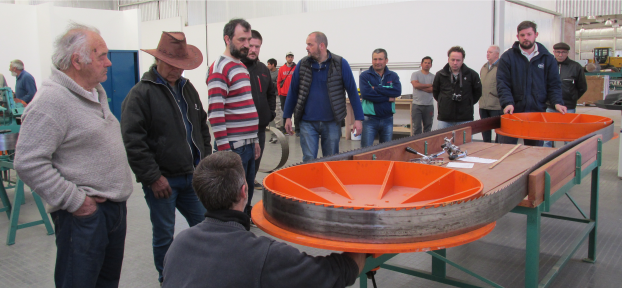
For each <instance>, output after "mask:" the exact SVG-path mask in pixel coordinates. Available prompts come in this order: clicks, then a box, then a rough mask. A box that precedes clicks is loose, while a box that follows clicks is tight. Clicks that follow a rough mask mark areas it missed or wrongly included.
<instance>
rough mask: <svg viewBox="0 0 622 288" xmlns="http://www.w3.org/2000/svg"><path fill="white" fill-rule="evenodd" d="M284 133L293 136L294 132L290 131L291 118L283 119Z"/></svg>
mask: <svg viewBox="0 0 622 288" xmlns="http://www.w3.org/2000/svg"><path fill="white" fill-rule="evenodd" d="M285 132H286V133H287V134H289V135H294V130H292V118H287V119H285Z"/></svg>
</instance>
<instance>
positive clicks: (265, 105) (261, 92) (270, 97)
mask: <svg viewBox="0 0 622 288" xmlns="http://www.w3.org/2000/svg"><path fill="white" fill-rule="evenodd" d="M242 63H244V65H246V69H248V74H249V76H250V78H251V93H252V95H253V102H255V108H256V109H257V115H258V116H259V129H262V128H263V127H267V126H268V124H270V121H272V120H274V117H276V86H274V82H272V77H271V76H270V69H268V67H267V66H266V65H265V64H263V63H261V62H259V60H254V61H253V60H248V59H246V60H242Z"/></svg>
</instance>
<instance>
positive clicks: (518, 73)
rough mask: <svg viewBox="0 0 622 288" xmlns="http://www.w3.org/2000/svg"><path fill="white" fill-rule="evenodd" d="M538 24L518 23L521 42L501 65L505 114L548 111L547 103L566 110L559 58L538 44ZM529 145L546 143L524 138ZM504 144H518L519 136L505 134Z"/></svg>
mask: <svg viewBox="0 0 622 288" xmlns="http://www.w3.org/2000/svg"><path fill="white" fill-rule="evenodd" d="M536 28H537V25H536V23H534V22H531V21H523V22H521V23H520V24H518V27H517V29H516V30H517V32H518V35H516V36H517V38H518V41H516V42H514V45H512V48H511V49H509V50H508V51H506V52H505V53H503V55H502V56H501V58H500V59H499V65H498V67H497V92H498V95H499V102H500V103H501V107H502V108H503V113H504V114H512V113H515V112H516V113H521V112H545V111H546V106H547V104H546V102H547V101H548V102H549V103H551V105H555V110H557V111H559V112H560V113H562V114H565V113H566V107H565V106H564V102H563V101H562V89H561V81H560V79H559V71H558V67H557V60H555V57H554V56H553V55H552V54H551V53H549V51H548V50H547V49H546V48H545V47H544V45H542V44H540V43H537V42H536V38H537V37H538V32H537V30H536ZM524 141H525V142H524V143H525V145H530V146H542V144H543V141H541V140H529V139H525V140H524ZM500 142H501V143H506V144H516V143H517V142H518V139H516V138H511V137H507V136H504V137H502V138H501V139H500Z"/></svg>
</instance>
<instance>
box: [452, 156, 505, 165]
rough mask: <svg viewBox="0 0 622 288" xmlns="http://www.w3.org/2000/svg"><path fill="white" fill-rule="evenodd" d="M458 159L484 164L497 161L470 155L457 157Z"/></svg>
mask: <svg viewBox="0 0 622 288" xmlns="http://www.w3.org/2000/svg"><path fill="white" fill-rule="evenodd" d="M458 160H460V161H464V162H473V163H484V164H490V163H495V162H497V160H496V159H486V158H479V157H470V156H467V157H464V158H458Z"/></svg>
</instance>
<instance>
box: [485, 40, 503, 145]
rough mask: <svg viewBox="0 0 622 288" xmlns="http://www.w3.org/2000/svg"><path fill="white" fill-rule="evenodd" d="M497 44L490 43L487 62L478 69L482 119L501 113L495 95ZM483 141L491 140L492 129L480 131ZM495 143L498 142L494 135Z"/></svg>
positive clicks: (497, 58) (497, 97)
mask: <svg viewBox="0 0 622 288" xmlns="http://www.w3.org/2000/svg"><path fill="white" fill-rule="evenodd" d="M499 51H500V49H499V46H497V45H492V46H490V47H488V51H486V59H487V60H488V62H486V64H484V66H482V69H480V70H479V78H480V79H481V80H482V98H480V99H479V117H480V118H482V119H484V118H488V117H495V116H501V115H503V109H501V104H499V96H498V95H497V61H499ZM482 138H484V142H488V143H490V142H492V131H490V130H489V131H484V132H482ZM495 143H499V141H498V139H497V137H495Z"/></svg>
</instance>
